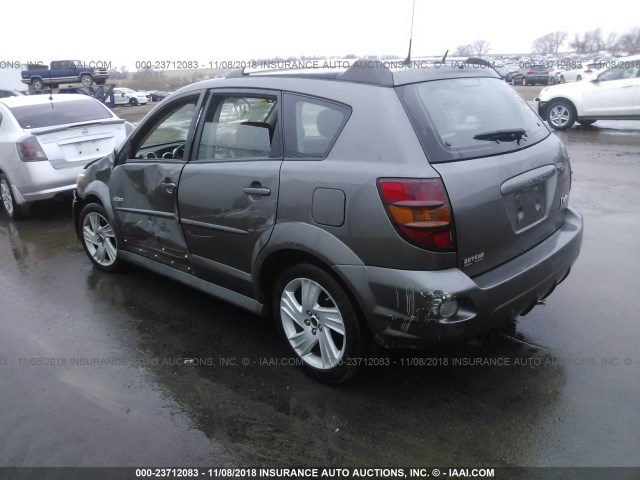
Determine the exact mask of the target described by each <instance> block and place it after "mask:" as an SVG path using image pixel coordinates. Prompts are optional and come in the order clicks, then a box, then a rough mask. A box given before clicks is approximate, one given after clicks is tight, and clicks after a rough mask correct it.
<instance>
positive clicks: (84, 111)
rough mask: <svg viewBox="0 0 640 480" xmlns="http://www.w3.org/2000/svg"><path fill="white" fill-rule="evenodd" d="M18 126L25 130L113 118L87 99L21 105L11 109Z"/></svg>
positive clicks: (100, 105)
mask: <svg viewBox="0 0 640 480" xmlns="http://www.w3.org/2000/svg"><path fill="white" fill-rule="evenodd" d="M11 113H13V116H14V117H15V118H16V120H17V121H18V124H19V125H20V126H21V127H22V128H25V129H29V128H41V127H52V126H54V125H66V124H68V123H77V122H88V121H92V120H104V119H108V118H113V116H112V115H111V111H110V110H109V109H107V107H105V106H104V105H102V104H101V103H99V102H97V101H95V100H92V99H89V98H87V99H86V100H84V99H82V100H71V101H64V102H56V101H55V100H54V101H52V102H50V103H43V104H39V105H23V106H21V107H13V108H11Z"/></svg>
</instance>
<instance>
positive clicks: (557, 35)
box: [532, 32, 567, 53]
mask: <svg viewBox="0 0 640 480" xmlns="http://www.w3.org/2000/svg"><path fill="white" fill-rule="evenodd" d="M566 39H567V33H566V32H552V33H547V34H546V35H543V36H542V37H538V38H536V39H535V40H534V41H533V46H532V48H533V51H534V52H537V53H558V50H559V49H560V45H562V44H563V43H564V41H565V40H566Z"/></svg>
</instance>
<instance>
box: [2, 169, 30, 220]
mask: <svg viewBox="0 0 640 480" xmlns="http://www.w3.org/2000/svg"><path fill="white" fill-rule="evenodd" d="M0 198H2V208H3V209H4V211H5V213H6V214H7V216H8V217H9V218H10V219H12V220H19V219H21V218H24V217H26V216H28V215H29V213H30V212H29V205H28V204H25V205H18V204H17V203H16V200H15V198H14V197H13V190H11V183H10V182H9V179H8V178H7V176H6V175H5V174H4V173H2V174H0Z"/></svg>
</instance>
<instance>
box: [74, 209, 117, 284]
mask: <svg viewBox="0 0 640 480" xmlns="http://www.w3.org/2000/svg"><path fill="white" fill-rule="evenodd" d="M79 228H80V233H81V234H82V245H83V246H84V251H85V252H86V253H87V255H88V256H89V259H90V260H91V262H92V263H93V264H94V265H95V266H96V267H97V268H98V269H100V270H102V271H105V272H115V271H118V270H121V269H122V267H123V262H122V259H121V258H120V255H119V254H118V253H119V246H118V238H117V236H116V232H115V230H114V228H113V226H112V225H111V221H110V220H109V216H108V215H107V212H106V210H105V209H104V207H103V206H102V205H100V204H97V203H90V204H88V205H86V206H85V207H84V208H83V209H82V211H81V212H80V219H79Z"/></svg>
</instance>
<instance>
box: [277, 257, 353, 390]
mask: <svg viewBox="0 0 640 480" xmlns="http://www.w3.org/2000/svg"><path fill="white" fill-rule="evenodd" d="M273 316H274V320H275V323H276V329H277V331H278V333H279V334H280V336H281V338H282V340H283V343H284V344H285V346H286V348H287V350H289V352H290V353H291V354H292V355H293V356H294V357H296V358H298V359H300V360H301V361H302V362H303V363H302V366H303V369H304V371H305V372H306V373H307V374H308V375H310V376H311V377H313V378H315V379H317V380H320V381H323V382H326V383H331V384H334V383H340V382H344V381H346V380H348V379H349V378H351V377H352V376H353V375H355V373H356V372H357V371H358V369H359V362H358V359H359V358H360V357H361V355H362V351H363V341H362V338H363V335H362V328H361V324H360V321H359V318H358V314H357V310H356V307H355V306H354V304H353V302H352V300H351V299H350V298H349V295H348V294H347V292H346V291H345V289H344V288H343V287H342V286H341V285H340V283H338V281H337V280H336V279H335V278H334V277H333V276H331V275H330V274H329V273H327V272H326V271H325V270H323V269H321V268H319V267H317V266H315V265H308V264H301V265H297V266H294V267H292V268H290V269H288V270H287V271H285V272H284V273H283V274H282V275H281V276H280V278H279V279H278V281H277V283H276V287H275V290H274V297H273Z"/></svg>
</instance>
